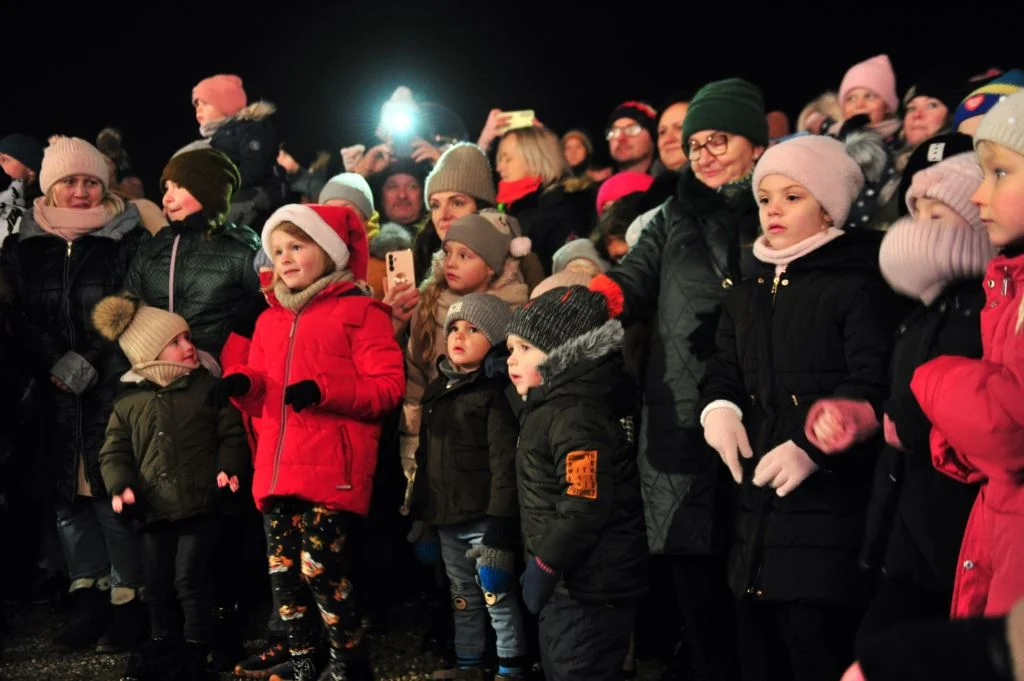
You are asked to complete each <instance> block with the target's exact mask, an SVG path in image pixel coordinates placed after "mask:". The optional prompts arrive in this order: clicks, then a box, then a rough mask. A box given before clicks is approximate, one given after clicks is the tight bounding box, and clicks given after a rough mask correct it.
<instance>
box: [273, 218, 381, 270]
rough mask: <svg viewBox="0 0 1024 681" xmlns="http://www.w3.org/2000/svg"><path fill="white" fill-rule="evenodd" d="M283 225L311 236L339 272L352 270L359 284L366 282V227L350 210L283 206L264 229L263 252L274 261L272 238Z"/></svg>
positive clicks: (367, 256) (367, 254)
mask: <svg viewBox="0 0 1024 681" xmlns="http://www.w3.org/2000/svg"><path fill="white" fill-rule="evenodd" d="M282 222H290V223H292V224H293V225H295V226H296V227H298V228H299V229H301V230H302V231H303V232H305V233H306V234H308V235H309V238H311V239H312V240H313V241H314V242H316V244H317V245H318V246H320V248H322V249H324V251H326V252H327V255H329V256H330V257H331V260H333V261H334V264H335V265H336V266H337V268H338V269H339V270H343V269H349V270H351V271H352V274H353V276H354V277H355V278H356V280H357V281H364V280H365V279H366V266H367V264H368V262H369V259H370V255H369V248H368V245H367V242H366V227H364V226H363V222H362V220H360V219H359V216H358V215H356V212H355V211H354V210H352V209H351V208H349V207H348V206H320V205H317V204H311V203H303V204H299V203H290V204H288V205H286V206H281V207H280V208H278V209H277V210H276V211H274V214H273V215H271V216H270V219H269V220H267V222H266V224H265V225H263V234H262V240H263V250H264V252H265V253H266V254H267V256H268V257H270V258H273V255H272V253H271V250H270V235H271V234H272V233H273V231H274V229H275V228H276V227H277V226H278V225H280V224H281V223H282Z"/></svg>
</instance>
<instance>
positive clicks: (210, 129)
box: [199, 118, 228, 140]
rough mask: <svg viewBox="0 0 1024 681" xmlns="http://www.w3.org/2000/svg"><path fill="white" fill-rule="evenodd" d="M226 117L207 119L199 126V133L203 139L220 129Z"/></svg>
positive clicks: (208, 137)
mask: <svg viewBox="0 0 1024 681" xmlns="http://www.w3.org/2000/svg"><path fill="white" fill-rule="evenodd" d="M227 121H228V119H227V118H221V119H219V120H216V121H207V122H206V123H203V124H202V125H200V126H199V135H200V137H202V138H203V139H204V140H208V139H210V138H211V137H213V135H214V133H216V132H217V131H218V130H220V127H221V126H222V125H224V124H225V123H227Z"/></svg>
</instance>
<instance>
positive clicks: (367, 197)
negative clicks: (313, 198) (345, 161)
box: [317, 173, 373, 219]
mask: <svg viewBox="0 0 1024 681" xmlns="http://www.w3.org/2000/svg"><path fill="white" fill-rule="evenodd" d="M331 199H342V200H344V201H348V202H350V203H351V204H352V205H353V206H355V207H356V208H357V209H359V212H360V213H362V214H363V216H364V217H365V218H366V219H369V218H370V216H371V215H373V192H372V191H371V190H370V185H369V184H367V182H366V179H365V178H364V177H363V176H362V175H360V174H359V173H341V174H340V175H335V176H334V177H332V178H331V179H329V180H327V184H325V185H324V188H323V189H321V190H320V196H319V197H317V203H319V204H326V203H327V202H328V201H330V200H331Z"/></svg>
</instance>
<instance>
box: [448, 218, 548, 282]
mask: <svg viewBox="0 0 1024 681" xmlns="http://www.w3.org/2000/svg"><path fill="white" fill-rule="evenodd" d="M522 233H523V232H522V229H521V228H520V226H519V220H516V219H515V218H514V217H512V216H511V215H506V214H505V213H499V212H498V211H496V210H483V211H480V212H479V213H472V214H470V215H465V216H463V217H461V218H459V219H458V220H456V221H455V222H453V223H452V226H451V227H449V228H448V232H447V233H446V234H445V235H444V243H448V242H449V241H458V242H459V243H460V244H462V245H464V246H466V247H467V248H469V249H470V250H471V251H473V252H474V253H476V254H477V255H479V256H480V257H481V258H483V259H484V262H485V263H487V266H488V267H490V268H491V269H492V270H494V271H495V272H501V271H502V270H503V269H505V258H507V257H508V256H509V254H510V253H511V254H512V255H513V256H515V257H517V258H521V257H523V256H524V255H526V254H527V253H529V252H530V240H529V239H528V238H526V237H524V236H522Z"/></svg>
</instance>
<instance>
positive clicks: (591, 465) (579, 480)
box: [565, 450, 597, 499]
mask: <svg viewBox="0 0 1024 681" xmlns="http://www.w3.org/2000/svg"><path fill="white" fill-rule="evenodd" d="M565 479H566V481H567V482H568V483H569V489H568V491H567V492H566V494H568V495H569V496H571V497H580V498H581V499H597V450H588V451H578V452H569V454H568V456H566V457H565Z"/></svg>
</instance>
